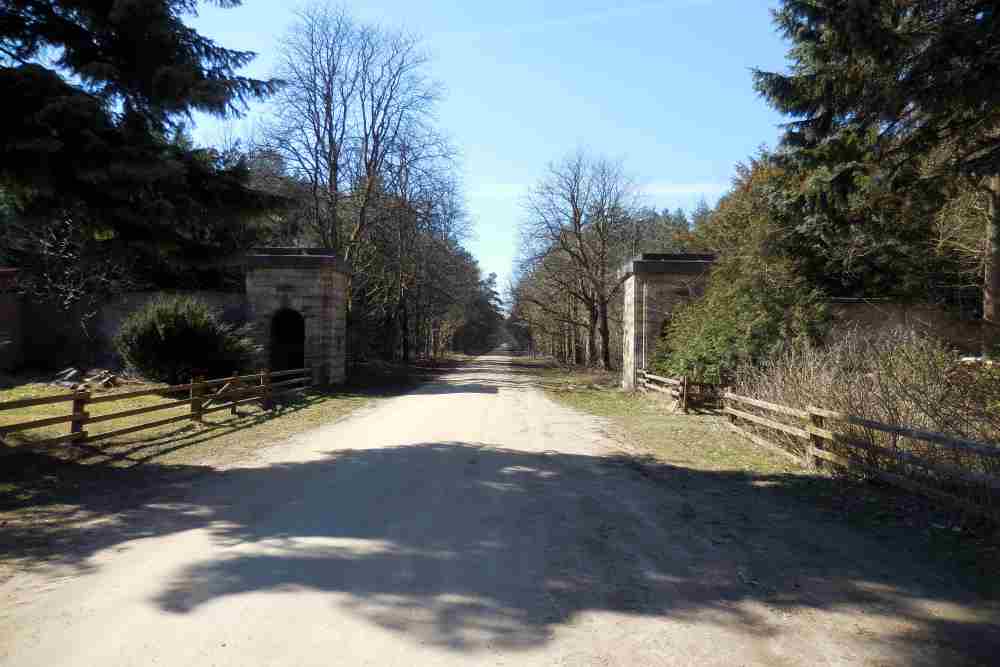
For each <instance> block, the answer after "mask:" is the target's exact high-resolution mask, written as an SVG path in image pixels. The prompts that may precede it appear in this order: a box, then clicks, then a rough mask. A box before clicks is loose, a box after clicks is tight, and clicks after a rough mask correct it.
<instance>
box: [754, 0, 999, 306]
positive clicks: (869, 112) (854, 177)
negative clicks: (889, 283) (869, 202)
mask: <svg viewBox="0 0 1000 667" xmlns="http://www.w3.org/2000/svg"><path fill="white" fill-rule="evenodd" d="M774 19H775V23H776V25H777V26H778V29H779V31H780V32H781V33H782V34H783V35H784V36H785V38H786V39H788V40H790V41H791V42H792V47H791V50H790V51H789V59H790V61H791V68H790V71H789V72H787V73H777V72H765V71H759V70H758V71H755V72H754V79H755V85H756V87H757V90H758V91H759V92H760V93H761V94H762V95H763V96H764V97H765V98H766V99H767V100H768V102H769V103H770V104H771V105H772V106H774V107H775V108H776V109H778V110H780V111H782V112H784V113H786V114H788V115H790V116H792V117H793V120H792V121H791V122H789V123H788V124H787V125H786V132H785V134H784V138H783V145H784V148H785V156H786V157H787V158H789V162H790V163H793V164H795V165H797V166H798V168H799V169H800V170H801V171H802V172H803V173H804V174H806V175H807V178H806V183H805V184H804V187H807V188H808V187H812V188H813V194H814V195H815V201H817V202H819V203H821V204H822V205H824V206H826V205H828V204H830V202H837V201H844V200H846V199H848V198H849V196H850V194H851V193H852V192H853V193H855V194H856V193H857V192H858V190H859V189H861V190H864V189H865V188H868V189H869V191H870V192H871V193H872V195H871V196H872V197H885V199H886V201H889V202H890V205H889V209H892V208H893V206H895V207H896V209H895V210H896V212H897V213H898V214H899V219H905V218H907V217H912V216H913V215H914V214H916V215H926V214H927V212H928V211H927V209H928V207H932V206H933V205H934V201H935V200H934V194H935V193H939V192H940V191H941V190H940V189H939V188H940V187H941V186H942V183H943V181H946V180H947V179H970V180H971V181H972V182H974V183H976V184H977V185H978V186H979V187H981V188H983V189H984V190H985V191H987V192H988V193H989V197H990V200H991V202H992V215H991V222H990V224H989V227H988V229H987V230H986V233H987V238H988V239H989V243H990V249H989V253H990V261H989V262H988V265H989V269H988V271H987V275H986V276H985V279H984V290H983V292H984V314H985V318H986V319H987V320H989V321H992V322H994V323H997V324H1000V177H998V174H1000V86H997V85H996V82H997V81H998V77H1000V30H998V24H997V20H998V17H997V9H996V3H995V2H993V1H992V0H908V1H906V2H900V1H899V0H783V2H782V5H781V7H780V8H779V9H777V10H775V11H774ZM809 176H812V178H809ZM831 208H832V207H831ZM879 210H885V208H884V207H882V206H879ZM855 211H857V207H855ZM832 218H833V219H834V220H837V215H833V216H832ZM828 219H829V218H828ZM839 222H840V224H842V225H850V224H857V222H858V221H857V220H856V219H852V216H851V215H844V214H840V218H839ZM809 224H810V220H808V219H807V220H803V221H802V225H809ZM894 243H896V241H894Z"/></svg>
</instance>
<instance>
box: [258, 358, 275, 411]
mask: <svg viewBox="0 0 1000 667" xmlns="http://www.w3.org/2000/svg"><path fill="white" fill-rule="evenodd" d="M260 384H261V386H262V387H264V391H263V392H262V394H263V396H264V409H265V410H273V409H274V399H272V398H271V393H272V390H271V369H270V368H265V369H264V370H262V371H261V372H260Z"/></svg>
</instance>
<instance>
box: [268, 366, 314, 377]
mask: <svg viewBox="0 0 1000 667" xmlns="http://www.w3.org/2000/svg"><path fill="white" fill-rule="evenodd" d="M309 372H310V369H308V368H296V369H295V370H291V371H276V372H274V373H271V377H272V378H283V377H285V376H288V375H302V374H305V373H309Z"/></svg>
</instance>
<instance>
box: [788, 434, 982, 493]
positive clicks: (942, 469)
mask: <svg viewBox="0 0 1000 667" xmlns="http://www.w3.org/2000/svg"><path fill="white" fill-rule="evenodd" d="M806 430H807V431H809V433H810V434H811V435H815V436H816V437H818V438H822V439H823V440H827V441H829V442H833V443H836V444H840V445H845V446H847V447H853V448H855V449H860V450H864V451H866V452H869V453H871V454H874V455H875V456H881V457H883V458H886V459H894V460H896V461H897V462H899V463H904V464H906V465H909V466H913V467H916V468H922V469H924V470H928V471H930V472H933V473H935V474H937V475H940V476H942V477H943V478H945V479H955V480H959V481H961V482H963V483H965V484H969V485H974V486H985V487H987V488H990V489H992V490H994V491H1000V477H994V476H992V475H987V474H984V473H980V472H976V471H975V470H966V469H965V468H960V467H959V466H956V465H952V464H950V463H944V462H941V461H928V460H927V459H926V458H924V457H922V456H918V455H916V454H913V453H911V452H906V451H903V450H901V449H889V448H888V447H878V446H876V445H873V444H871V443H868V442H864V441H862V440H858V439H857V438H851V437H849V436H846V435H844V434H842V433H835V432H833V431H830V430H827V429H823V428H819V427H817V426H812V425H809V426H807V427H806Z"/></svg>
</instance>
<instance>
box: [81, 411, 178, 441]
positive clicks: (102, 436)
mask: <svg viewBox="0 0 1000 667" xmlns="http://www.w3.org/2000/svg"><path fill="white" fill-rule="evenodd" d="M190 420H191V415H190V414H183V415H177V416H176V417H168V418H167V419H160V420H158V421H155V422H147V423H145V424H139V425H138V426H129V427H128V428H120V429H118V430H116V431H105V432H104V433H91V434H89V435H88V436H87V439H86V440H85V442H98V441H100V440H107V439H108V438H117V437H120V436H123V435H130V434H132V433H138V432H140V431H147V430H149V429H151V428H158V427H160V426H167V425H169V424H174V423H176V422H182V421H190Z"/></svg>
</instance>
